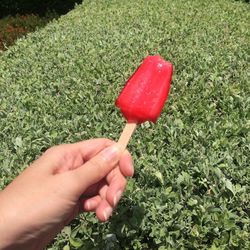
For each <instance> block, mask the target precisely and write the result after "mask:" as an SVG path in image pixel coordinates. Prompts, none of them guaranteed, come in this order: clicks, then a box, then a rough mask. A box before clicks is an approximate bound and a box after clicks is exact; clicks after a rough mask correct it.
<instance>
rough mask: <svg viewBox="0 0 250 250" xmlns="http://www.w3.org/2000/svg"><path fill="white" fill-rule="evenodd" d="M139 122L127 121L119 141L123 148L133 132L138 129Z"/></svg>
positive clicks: (123, 148)
mask: <svg viewBox="0 0 250 250" xmlns="http://www.w3.org/2000/svg"><path fill="white" fill-rule="evenodd" d="M136 126H137V124H136V123H127V124H126V125H125V127H124V129H123V131H122V134H121V136H120V139H119V141H118V143H119V144H120V145H121V146H122V150H125V149H126V147H127V145H128V142H129V139H130V138H131V136H132V134H133V132H134V131H135V129H136Z"/></svg>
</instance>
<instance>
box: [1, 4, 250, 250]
mask: <svg viewBox="0 0 250 250" xmlns="http://www.w3.org/2000/svg"><path fill="white" fill-rule="evenodd" d="M249 8H250V6H249V5H248V4H246V3H242V2H235V1H228V0H220V1H217V0H216V1H215V0H214V1H211V0H206V1H205V0H204V1H200V0H194V1H186V0H185V1H183V0H176V1H171V0H167V1H166V0H159V1H153V0H152V1H143V0H138V1H132V0H128V1H115V0H112V1H110V0H106V1H97V0H96V1H90V0H88V1H85V3H84V4H83V5H80V6H78V7H77V8H76V9H75V10H73V11H72V12H70V13H68V14H67V15H66V16H64V17H62V18H60V19H59V20H58V21H54V22H52V23H50V24H49V25H48V26H46V27H45V28H44V29H41V30H39V31H37V32H35V33H33V34H30V35H28V37H27V38H25V39H20V40H19V41H18V42H17V44H16V45H15V46H13V47H11V48H10V49H9V50H8V51H5V52H4V53H2V55H1V58H0V62H1V63H0V120H1V122H0V131H1V132H0V178H1V179H0V183H1V184H0V185H1V187H2V188H3V187H4V186H5V185H7V184H8V183H9V182H10V181H11V180H12V179H13V178H14V177H15V176H16V175H17V174H18V173H19V172H20V171H22V169H23V168H24V167H26V166H27V165H28V164H29V163H30V162H31V161H32V160H34V159H35V158H36V157H38V155H39V154H41V152H43V151H44V150H45V149H46V148H48V147H50V146H52V145H55V144H59V143H68V142H75V141H78V140H84V139H87V138H92V137H109V138H112V139H115V140H116V139H118V138H119V134H120V132H121V130H122V128H123V126H124V123H125V122H124V119H122V117H121V114H120V112H119V110H118V109H116V108H115V106H114V101H115V98H116V96H117V95H118V94H119V92H120V90H121V88H122V87H123V85H124V82H125V81H126V79H127V78H128V77H129V76H130V75H131V73H132V72H133V71H134V70H135V68H136V67H137V65H138V64H139V63H140V62H141V60H142V59H143V58H144V57H145V56H146V55H148V54H156V53H159V54H161V56H163V57H164V58H165V59H166V60H170V61H172V62H173V64H174V67H175V74H174V77H173V84H172V89H171V91H170V96H169V101H168V103H167V105H166V107H165V108H164V111H163V113H162V115H161V118H160V119H159V121H158V122H157V124H155V125H153V124H150V123H145V124H143V125H142V126H140V127H139V128H138V130H137V131H136V133H135V134H134V136H133V139H132V141H131V143H130V145H129V149H130V151H131V152H132V154H133V157H134V160H135V167H136V174H135V176H134V178H132V179H130V181H129V182H128V187H127V190H126V193H125V195H124V197H123V199H122V201H121V203H120V204H119V206H118V208H117V210H116V212H115V213H114V216H113V217H112V219H111V221H110V222H108V223H104V224H100V223H97V221H96V219H95V217H94V216H93V215H92V214H82V215H80V216H79V218H77V219H76V220H75V221H73V223H72V224H71V225H69V226H67V227H65V229H64V230H63V231H62V233H61V234H60V235H58V237H57V238H56V240H55V242H54V243H53V245H51V246H50V247H49V249H64V250H66V249H69V248H71V249H75V248H77V249H159V250H163V249H210V250H215V249H250V240H249V239H250V234H249V231H250V218H249V213H250V202H249V200H250V196H249V194H250V188H249V180H250V169H249V121H248V119H249V116H248V114H249V106H250V105H249V84H248V82H249V80H248V78H249V72H248V55H249V32H250V31H249V27H248V26H249V23H248V20H249V13H250V11H249V10H250V9H249ZM20 216H22V215H21V214H20Z"/></svg>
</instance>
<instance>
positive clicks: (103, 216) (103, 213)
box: [95, 200, 113, 221]
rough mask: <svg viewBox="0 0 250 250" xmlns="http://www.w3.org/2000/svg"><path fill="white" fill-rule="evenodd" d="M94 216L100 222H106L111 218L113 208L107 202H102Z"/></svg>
mask: <svg viewBox="0 0 250 250" xmlns="http://www.w3.org/2000/svg"><path fill="white" fill-rule="evenodd" d="M95 212H96V216H97V218H98V219H99V220H100V221H106V220H108V218H109V217H110V216H111V214H112V212H113V208H112V207H111V206H110V204H109V203H108V202H107V200H102V201H101V202H100V204H99V205H98V207H97V209H96V211H95Z"/></svg>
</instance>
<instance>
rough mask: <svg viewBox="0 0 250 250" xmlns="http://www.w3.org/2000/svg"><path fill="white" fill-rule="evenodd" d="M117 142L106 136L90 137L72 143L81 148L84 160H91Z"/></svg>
mask: <svg viewBox="0 0 250 250" xmlns="http://www.w3.org/2000/svg"><path fill="white" fill-rule="evenodd" d="M114 143H115V142H114V141H111V140H109V139H105V138H98V139H90V140H86V141H81V142H77V143H74V144H72V146H73V147H74V148H75V149H77V150H79V152H80V153H81V155H82V157H83V159H84V161H88V160H90V159H91V158H92V157H94V156H95V155H96V154H98V153H99V152H100V151H102V150H103V149H104V148H106V147H109V146H111V145H113V144H114Z"/></svg>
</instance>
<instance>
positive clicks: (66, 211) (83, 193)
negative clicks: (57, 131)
mask: <svg viewBox="0 0 250 250" xmlns="http://www.w3.org/2000/svg"><path fill="white" fill-rule="evenodd" d="M133 172H134V168H133V164H132V158H131V155H130V154H129V152H128V151H122V150H121V149H120V147H119V145H118V144H116V143H114V142H113V141H110V140H107V139H93V140H87V141H82V142H79V143H75V144H65V145H60V146H55V147H52V148H50V149H48V150H47V151H46V152H45V153H44V154H43V155H42V156H41V157H40V158H39V159H38V160H36V161H35V162H33V163H32V164H31V165H30V166H29V167H28V168H26V169H25V170H24V171H23V173H21V174H20V175H19V176H18V177H17V178H16V179H14V181H13V182H12V183H10V184H9V185H8V186H7V187H6V188H5V189H4V190H3V191H1V192H0V204H1V206H0V249H36V250H37V249H38V250H39V249H44V248H45V247H46V245H47V244H49V242H50V241H51V240H53V238H54V237H55V236H56V234H57V233H59V232H60V230H61V229H62V228H63V227H64V226H65V225H66V224H68V223H69V222H70V221H71V220H72V219H73V218H75V216H76V215H77V214H79V213H80V212H89V211H93V212H95V213H96V216H97V218H98V219H99V220H100V221H106V220H108V218H109V217H110V216H111V214H112V211H113V210H114V208H115V207H116V206H117V203H118V202H119V200H120V198H121V195H122V193H123V191H124V189H125V186H126V177H128V176H132V175H133Z"/></svg>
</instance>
